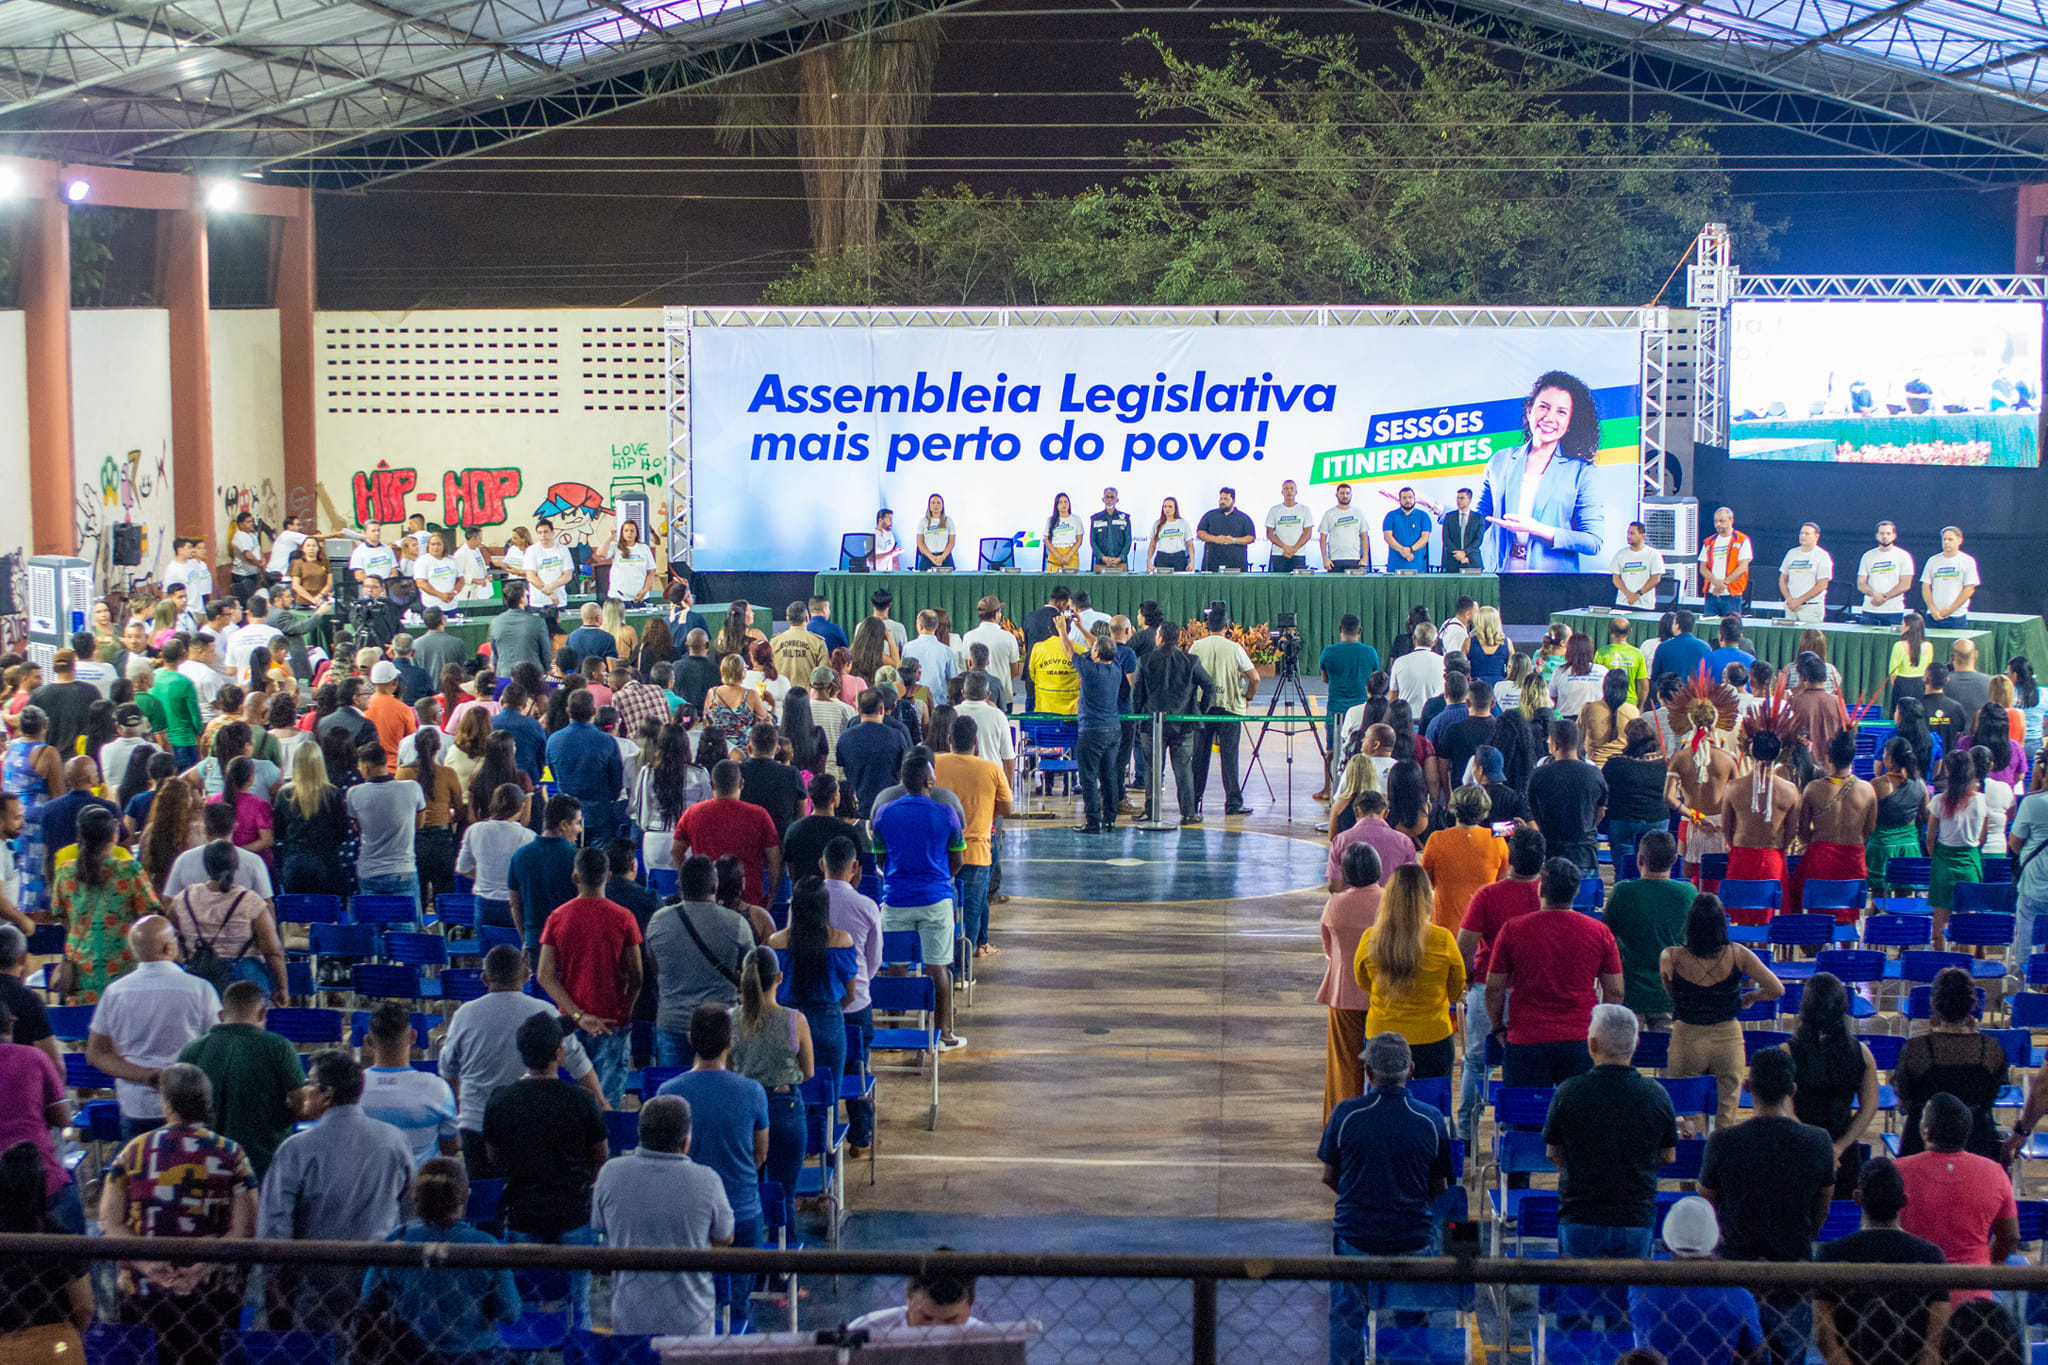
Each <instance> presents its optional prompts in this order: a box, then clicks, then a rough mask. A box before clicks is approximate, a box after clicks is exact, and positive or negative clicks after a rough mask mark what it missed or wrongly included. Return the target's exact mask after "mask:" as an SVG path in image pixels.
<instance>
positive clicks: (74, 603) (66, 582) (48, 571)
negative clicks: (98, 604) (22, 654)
mask: <svg viewBox="0 0 2048 1365" xmlns="http://www.w3.org/2000/svg"><path fill="white" fill-rule="evenodd" d="M22 578H23V580H24V584H25V586H26V589H27V591H26V593H25V594H24V596H25V597H26V598H27V601H28V658H29V660H30V662H32V663H34V664H36V665H38V666H39V667H41V668H44V669H48V668H49V666H50V657H51V656H52V655H53V654H55V653H56V652H57V651H58V650H60V649H69V648H70V647H71V637H72V636H73V635H75V634H76V633H78V632H79V631H81V630H90V629H91V628H92V595H93V593H92V561H90V560H86V559H77V558H74V557H72V556H70V555H34V556H31V557H30V559H29V560H28V562H27V564H25V565H24V566H23V568H22Z"/></svg>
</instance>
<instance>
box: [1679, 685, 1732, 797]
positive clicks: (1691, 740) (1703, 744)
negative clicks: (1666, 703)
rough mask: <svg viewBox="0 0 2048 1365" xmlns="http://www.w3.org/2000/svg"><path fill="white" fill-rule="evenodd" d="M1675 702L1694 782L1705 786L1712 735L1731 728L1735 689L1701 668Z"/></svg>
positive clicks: (1709, 763)
mask: <svg viewBox="0 0 2048 1365" xmlns="http://www.w3.org/2000/svg"><path fill="white" fill-rule="evenodd" d="M1676 701H1677V711H1678V714H1679V715H1681V716H1683V717H1684V718H1685V727H1686V734H1687V737H1686V740H1685V745H1686V747H1687V748H1688V749H1689V750H1690V751H1691V752H1692V767H1693V772H1694V774H1695V775H1696V777H1695V780H1697V781H1699V782H1705V781H1706V780H1707V772H1708V769H1709V768H1710V767H1711V766H1712V764H1713V748H1714V738H1713V732H1714V731H1715V730H1716V729H1722V730H1725V729H1727V728H1728V727H1729V726H1731V725H1733V724H1735V713H1736V711H1737V710H1738V709H1739V708H1738V707H1737V706H1736V704H1735V689H1734V688H1732V687H1730V686H1729V685H1728V684H1727V683H1724V682H1715V681H1714V680H1713V679H1712V678H1710V677H1709V676H1707V668H1706V665H1705V664H1702V665H1700V667H1699V668H1698V669H1697V670H1696V671H1695V672H1694V673H1693V675H1692V680H1691V681H1690V682H1688V683H1686V685H1685V686H1684V687H1682V688H1680V689H1679V691H1678V696H1677V698H1676Z"/></svg>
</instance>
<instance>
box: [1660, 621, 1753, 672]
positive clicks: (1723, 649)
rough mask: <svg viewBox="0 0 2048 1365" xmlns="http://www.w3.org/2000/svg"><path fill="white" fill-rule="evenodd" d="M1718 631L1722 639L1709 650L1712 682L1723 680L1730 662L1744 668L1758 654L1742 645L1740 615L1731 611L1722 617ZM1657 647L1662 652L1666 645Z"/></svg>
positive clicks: (1708, 670) (1708, 656)
mask: <svg viewBox="0 0 2048 1365" xmlns="http://www.w3.org/2000/svg"><path fill="white" fill-rule="evenodd" d="M1718 633H1719V635H1720V639H1719V640H1718V641H1717V642H1716V645H1715V647H1714V648H1713V649H1711V650H1708V651H1707V679H1708V681H1710V682H1721V681H1722V680H1723V677H1722V675H1723V674H1725V673H1726V672H1727V670H1728V665H1730V664H1741V665H1742V666H1743V667H1744V668H1748V667H1749V666H1750V665H1751V664H1753V663H1755V662H1756V655H1754V654H1752V653H1750V652H1749V651H1748V650H1746V649H1744V648H1743V647H1742V618H1741V617H1740V616H1737V615H1735V614H1734V613H1733V612H1730V613H1729V614H1728V615H1726V616H1724V617H1722V618H1721V629H1720V631H1719V632H1718ZM1657 648H1658V650H1659V652H1661V651H1662V650H1663V648H1664V647H1663V646H1662V645H1659V646H1658V647H1657ZM1660 671H1661V670H1660Z"/></svg>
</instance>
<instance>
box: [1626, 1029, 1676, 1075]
mask: <svg viewBox="0 0 2048 1365" xmlns="http://www.w3.org/2000/svg"><path fill="white" fill-rule="evenodd" d="M1670 1060H1671V1035H1670V1034H1668V1033H1659V1032H1655V1031H1653V1030H1650V1029H1645V1030H1644V1031H1643V1032H1641V1033H1638V1034H1637V1035H1636V1056H1635V1064H1636V1067H1637V1068H1638V1069H1639V1070H1642V1071H1662V1070H1663V1069H1664V1067H1665V1065H1666V1064H1667V1063H1668V1062H1669V1061H1670Z"/></svg>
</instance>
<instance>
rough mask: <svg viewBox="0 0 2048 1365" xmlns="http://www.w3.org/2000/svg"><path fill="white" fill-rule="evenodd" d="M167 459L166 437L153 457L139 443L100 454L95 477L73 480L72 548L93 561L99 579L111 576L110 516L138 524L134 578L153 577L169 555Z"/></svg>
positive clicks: (168, 450)
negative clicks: (139, 549)
mask: <svg viewBox="0 0 2048 1365" xmlns="http://www.w3.org/2000/svg"><path fill="white" fill-rule="evenodd" d="M170 460H171V452H170V443H169V442H168V441H166V442H164V443H163V446H162V448H161V449H159V450H158V451H157V453H156V457H155V458H154V459H153V460H145V459H144V457H143V452H142V450H141V449H140V448H139V447H138V448H136V449H133V450H130V451H128V452H126V453H125V454H122V455H107V456H105V457H103V458H102V459H101V460H100V468H99V478H98V480H97V483H96V484H95V483H84V482H82V483H80V484H79V488H78V500H77V502H76V504H75V507H74V511H75V515H76V517H77V532H78V553H79V554H80V556H82V557H83V558H86V559H90V560H91V561H92V562H93V564H94V565H95V566H96V567H97V569H98V571H99V573H100V575H101V577H102V579H103V580H106V581H110V579H111V571H112V569H113V553H114V538H113V535H112V533H111V530H110V528H111V527H112V526H113V525H114V523H116V522H122V521H132V522H135V523H137V524H138V525H140V526H141V527H142V562H141V563H140V564H139V565H137V566H135V568H134V569H133V570H132V571H131V572H132V573H133V576H134V577H135V578H137V579H145V578H155V577H156V576H157V572H158V571H159V570H160V569H161V568H162V567H163V564H164V562H165V561H166V560H168V559H169V557H170V547H171V515H172V509H171V471H170Z"/></svg>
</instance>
